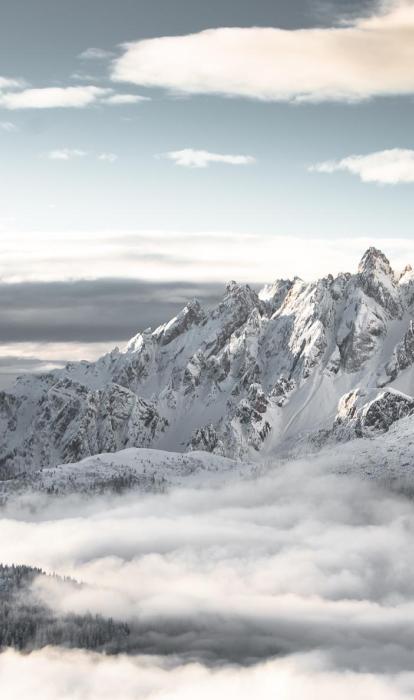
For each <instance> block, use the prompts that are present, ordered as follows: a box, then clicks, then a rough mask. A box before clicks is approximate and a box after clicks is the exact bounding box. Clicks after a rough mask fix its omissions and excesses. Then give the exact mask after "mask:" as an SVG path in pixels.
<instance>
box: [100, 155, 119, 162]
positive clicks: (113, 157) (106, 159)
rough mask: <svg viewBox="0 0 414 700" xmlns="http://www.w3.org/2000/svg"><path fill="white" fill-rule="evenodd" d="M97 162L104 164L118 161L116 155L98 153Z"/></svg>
mask: <svg viewBox="0 0 414 700" xmlns="http://www.w3.org/2000/svg"><path fill="white" fill-rule="evenodd" d="M98 160H102V161H104V162H106V163H115V161H117V160H118V156H117V155H116V153H100V154H99V156H98Z"/></svg>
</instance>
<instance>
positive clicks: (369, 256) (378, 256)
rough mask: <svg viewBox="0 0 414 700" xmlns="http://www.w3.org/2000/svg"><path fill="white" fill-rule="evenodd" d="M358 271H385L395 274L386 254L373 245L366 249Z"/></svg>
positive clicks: (390, 274)
mask: <svg viewBox="0 0 414 700" xmlns="http://www.w3.org/2000/svg"><path fill="white" fill-rule="evenodd" d="M358 272H359V273H360V274H366V273H372V272H383V273H384V274H386V275H389V276H393V275H394V273H393V270H392V267H391V265H390V261H389V260H388V258H387V257H386V255H384V253H383V252H382V251H381V250H379V249H378V248H374V246H371V247H370V248H368V250H366V251H365V253H364V255H363V256H362V258H361V262H360V263H359V265H358Z"/></svg>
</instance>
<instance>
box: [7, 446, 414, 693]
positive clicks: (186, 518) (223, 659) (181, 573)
mask: <svg viewBox="0 0 414 700" xmlns="http://www.w3.org/2000/svg"><path fill="white" fill-rule="evenodd" d="M330 466H331V465H330V463H329V460H328V459H327V458H325V459H324V460H321V459H319V460H313V461H312V462H306V461H299V462H297V463H294V464H290V465H287V466H279V467H278V468H277V469H276V470H274V471H273V472H271V473H269V474H264V475H263V476H262V477H260V478H258V479H257V480H256V481H241V482H234V481H232V483H231V485H230V484H229V486H227V487H221V488H220V489H217V490H215V489H214V488H204V489H202V490H191V489H188V490H187V489H185V488H180V489H175V490H173V491H171V492H169V493H164V494H158V495H147V496H141V497H140V496H139V495H138V494H137V493H134V494H131V495H128V496H124V497H122V498H118V499H114V500H111V499H103V498H95V499H89V500H85V501H81V500H76V499H73V498H68V499H66V500H57V501H53V500H52V501H48V500H47V499H46V500H45V497H39V500H37V499H36V498H34V499H33V500H31V499H28V500H27V499H26V501H18V502H17V503H11V504H10V505H9V506H8V508H7V510H6V511H5V512H4V519H3V520H2V521H1V522H0V539H1V542H2V555H1V556H2V558H3V560H4V562H5V563H12V562H16V563H23V562H24V563H27V564H31V565H37V566H40V567H42V568H44V569H46V570H47V571H56V572H57V573H59V574H63V575H69V576H72V577H74V578H76V579H78V580H80V581H83V582H84V583H85V585H84V586H83V587H78V586H74V585H72V584H71V583H70V582H68V581H66V582H60V581H59V580H54V579H51V580H49V579H46V580H39V581H38V582H37V583H36V584H35V587H36V591H37V594H38V595H40V596H41V598H42V599H43V600H44V601H45V602H46V603H47V604H49V605H51V606H52V607H53V608H54V609H55V610H57V611H58V612H62V613H67V612H70V611H72V612H73V611H76V612H79V613H85V612H87V611H91V612H92V613H101V614H104V615H106V616H112V617H114V618H115V619H119V620H128V621H129V622H130V624H131V625H132V626H133V627H134V630H135V632H134V633H135V634H136V635H137V639H138V640H139V646H140V648H141V651H142V653H143V654H150V655H154V656H156V657H165V658H166V659H171V658H174V659H175V663H178V662H180V663H181V664H184V663H187V662H188V661H196V662H198V663H200V664H202V665H206V664H207V665H209V664H213V665H217V664H219V665H221V666H223V667H228V665H229V664H234V663H237V664H241V665H242V666H245V665H251V664H255V663H258V662H263V661H265V660H268V659H271V658H273V657H275V656H279V657H286V658H287V659H291V662H292V663H294V664H295V658H296V657H297V655H298V654H299V655H306V657H307V656H308V655H311V657H312V655H315V654H316V655H322V658H323V663H324V665H325V671H324V672H323V674H322V675H323V676H325V674H326V676H325V680H327V679H328V678H329V673H331V672H332V673H334V674H339V676H340V677H343V674H344V673H345V672H350V674H351V677H353V678H354V681H355V689H356V690H359V691H361V689H362V688H363V687H364V683H365V682H366V679H365V676H364V674H367V673H368V674H370V678H371V681H372V682H373V683H375V684H377V687H378V688H379V689H380V688H381V684H384V683H385V687H388V688H390V690H391V691H392V692H394V693H396V695H395V697H400V696H399V695H398V692H397V691H398V690H399V686H398V683H397V681H396V680H395V679H396V678H397V677H401V678H402V677H403V676H404V674H407V677H408V676H409V674H410V672H411V670H412V655H413V652H414V634H413V622H414V618H413V614H414V613H413V606H412V599H413V595H414V583H413V582H414V564H413V562H412V560H411V558H410V557H407V552H409V551H411V549H412V546H413V544H414V542H413V533H414V505H413V502H412V501H411V500H407V499H406V498H405V497H404V496H402V495H401V496H399V495H395V494H392V493H390V492H387V491H386V490H384V489H383V488H382V487H380V486H375V485H374V484H372V483H369V482H367V481H360V480H358V479H355V478H351V477H343V476H342V477H340V476H334V475H332V474H330V473H329V472H330ZM36 504H37V507H36ZM311 657H310V658H311ZM130 663H133V662H130ZM151 663H157V662H156V661H154V660H153V661H152V662H151ZM164 663H168V662H164ZM327 669H329V671H327ZM354 674H356V675H355V676H354ZM360 674H361V675H360ZM390 679H391V680H390ZM392 679H394V680H392ZM411 689H412V688H411ZM335 697H340V696H338V695H335ZM344 697H345V696H344ZM361 697H363V696H362V695H361ZM384 697H392V695H389V696H386V695H384ZM401 697H404V695H403V694H402V695H401Z"/></svg>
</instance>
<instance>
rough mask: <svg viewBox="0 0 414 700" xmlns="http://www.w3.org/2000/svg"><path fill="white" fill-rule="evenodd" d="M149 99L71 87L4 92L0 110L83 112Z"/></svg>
mask: <svg viewBox="0 0 414 700" xmlns="http://www.w3.org/2000/svg"><path fill="white" fill-rule="evenodd" d="M148 99H149V98H148V97H143V96H141V95H131V94H123V93H119V94H118V93H115V92H114V91H113V89H112V88H103V87H97V86H96V85H76V86H68V87H42V88H26V89H24V90H17V89H13V90H12V89H11V88H10V86H9V87H8V89H7V90H6V92H4V91H3V92H2V91H1V85H0V108H1V107H3V108H4V109H9V110H17V109H53V108H65V107H66V108H67V107H72V108H82V107H89V106H90V105H94V104H108V105H123V104H132V103H137V102H145V101H147V100H148Z"/></svg>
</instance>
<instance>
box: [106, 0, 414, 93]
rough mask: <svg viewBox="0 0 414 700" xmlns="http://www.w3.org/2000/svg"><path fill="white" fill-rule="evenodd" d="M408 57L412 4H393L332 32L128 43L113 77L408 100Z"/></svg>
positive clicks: (196, 87)
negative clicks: (399, 97) (390, 96)
mask: <svg viewBox="0 0 414 700" xmlns="http://www.w3.org/2000/svg"><path fill="white" fill-rule="evenodd" d="M384 7H385V9H384ZM413 60H414V5H413V3H412V1H411V0H394V1H393V2H391V3H390V2H388V3H383V2H379V3H378V4H377V10H376V12H374V14H372V16H370V17H364V18H361V19H356V20H354V21H352V22H349V23H343V24H342V25H341V24H339V25H337V26H335V27H332V28H312V29H298V30H284V29H278V28H273V27H272V28H261V27H251V28H239V27H223V28H218V29H208V30H205V31H202V32H199V33H197V34H189V35H186V36H164V37H159V38H155V39H148V40H142V41H137V42H131V43H128V44H126V45H125V46H124V52H123V54H122V55H121V56H120V57H119V58H118V59H116V60H115V61H114V63H113V72H112V78H113V79H114V80H115V81H122V82H129V83H135V84H137V85H142V86H148V87H160V88H166V89H168V90H170V91H173V92H181V93H216V94H221V95H224V96H231V95H232V96H235V95H237V96H242V97H249V98H254V99H260V100H274V101H314V102H320V101H324V100H340V101H350V102H352V101H358V100H363V99H368V98H372V97H376V96H382V95H412V94H413V93H414V76H413V72H412V70H411V65H412V62H413Z"/></svg>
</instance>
